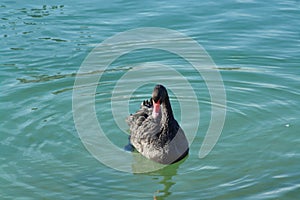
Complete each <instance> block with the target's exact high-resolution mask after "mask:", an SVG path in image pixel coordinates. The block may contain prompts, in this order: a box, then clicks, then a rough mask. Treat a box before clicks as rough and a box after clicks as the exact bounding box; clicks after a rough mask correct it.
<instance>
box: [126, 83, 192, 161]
mask: <svg viewBox="0 0 300 200" xmlns="http://www.w3.org/2000/svg"><path fill="white" fill-rule="evenodd" d="M126 122H127V124H128V125H129V128H130V143H131V145H132V146H133V147H134V148H135V149H136V150H137V151H138V152H139V153H141V154H142V155H143V156H144V157H146V158H148V159H151V160H153V161H155V162H158V163H161V164H172V163H175V162H177V161H179V160H181V159H183V158H184V157H185V156H186V155H187V154H188V152H189V144H188V141H187V138H186V136H185V134H184V131H183V130H182V128H181V127H180V126H179V124H178V122H177V121H176V119H175V118H174V115H173V110H172V107H171V103H170V100H169V95H168V92H167V89H166V88H165V87H164V86H163V85H156V86H155V87H154V90H153V92H152V97H151V98H150V100H145V101H143V102H142V104H141V107H140V110H138V111H137V112H136V113H134V114H131V115H130V116H129V117H127V119H126Z"/></svg>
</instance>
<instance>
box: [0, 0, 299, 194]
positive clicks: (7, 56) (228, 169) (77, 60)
mask: <svg viewBox="0 0 300 200" xmlns="http://www.w3.org/2000/svg"><path fill="white" fill-rule="evenodd" d="M0 13H1V14H0V16H1V17H0V26H1V32H0V37H1V49H0V56H1V57H0V65H1V68H0V69H1V74H0V76H1V78H0V80H1V93H0V98H1V101H0V102H1V104H0V108H1V115H0V120H1V129H0V130H1V134H0V152H1V153H0V154H1V156H0V195H1V199H153V198H156V199H298V198H299V197H300V171H299V166H300V148H299V147H300V138H299V130H300V121H299V115H300V98H299V95H300V87H299V85H300V84H299V83H300V82H299V80H300V78H299V77H300V60H299V55H300V36H299V35H300V34H299V33H300V26H299V19H300V2H299V1H298V0H283V1H255V0H244V1H243V0H236V1H233V0H232V1H229V0H224V1H219V2H214V3H213V2H200V1H195V0H191V1H164V2H141V1H131V2H129V1H115V2H108V1H87V2H83V1H72V2H67V1H60V2H58V1H51V2H48V3H45V2H43V3H39V2H35V1H26V3H25V2H19V3H16V2H14V1H2V2H1V3H0ZM141 27H163V28H169V29H173V30H177V31H179V32H181V33H183V34H185V35H187V36H189V37H191V38H193V39H194V40H196V41H197V42H198V43H199V44H201V45H202V46H203V47H204V48H205V49H206V51H207V52H208V53H209V54H210V56H211V57H212V59H213V60H214V62H215V63H216V65H217V67H218V69H219V71H220V73H221V75H222V78H223V81H224V86H225V89H226V96H227V113H226V121H225V125H224V129H223V131H222V134H221V136H220V138H219V140H218V142H217V144H216V146H215V147H214V148H213V150H212V151H211V152H210V154H209V155H208V156H207V157H205V158H204V159H200V158H199V157H198V153H199V149H200V147H201V145H202V143H203V139H204V136H205V133H206V131H207V129H208V125H209V121H210V117H211V110H210V109H211V107H210V106H211V103H210V96H209V93H208V89H207V87H206V84H205V81H204V80H203V79H202V78H201V77H200V76H199V74H198V73H196V72H195V71H193V70H191V71H190V70H188V69H190V68H188V63H186V62H184V61H183V60H182V59H179V58H178V57H176V56H175V55H173V54H170V53H168V52H162V51H151V50H144V51H140V52H132V53H131V54H129V55H124V56H122V57H121V58H119V59H118V60H116V61H115V62H114V63H112V65H111V66H110V68H109V69H110V70H108V71H107V72H106V73H105V74H104V75H103V77H102V79H101V80H100V81H101V82H102V84H101V85H100V86H101V87H99V86H98V88H97V92H96V94H95V101H96V106H95V108H96V112H97V116H98V119H99V120H100V121H101V122H103V126H104V129H105V130H106V134H107V137H108V138H109V139H110V140H111V141H112V142H113V143H115V145H116V146H119V147H120V148H122V146H123V145H125V144H126V143H127V135H126V134H124V133H123V132H122V130H120V128H119V127H118V126H117V125H116V123H115V121H114V119H113V118H112V114H111V110H110V103H111V100H112V96H111V90H112V89H113V87H114V85H115V83H116V82H117V81H118V79H119V78H120V77H121V76H122V75H123V74H124V73H125V72H127V71H129V70H130V69H135V68H137V67H139V66H142V65H145V64H147V63H149V62H154V61H159V62H162V63H164V64H168V65H172V66H178V68H177V69H178V70H179V72H180V73H182V75H183V76H184V77H186V78H187V80H188V81H189V82H190V83H191V85H192V86H193V87H194V89H195V92H196V95H197V99H198V100H197V101H198V105H199V107H200V114H201V115H200V123H199V128H198V129H197V134H196V137H195V139H194V140H193V142H192V143H191V147H190V155H189V157H188V158H187V159H185V160H184V161H182V162H180V163H177V164H174V165H171V166H168V167H165V168H163V169H161V170H159V171H155V172H151V173H144V174H135V173H126V172H121V171H117V170H115V169H112V168H110V167H107V166H106V165H104V164H102V163H101V162H99V161H98V160H97V159H95V158H94V157H93V155H91V154H90V153H89V152H88V151H87V150H86V148H85V147H84V145H83V143H82V141H81V140H80V138H79V136H78V133H77V130H76V128H75V123H74V120H73V111H72V90H73V85H74V81H75V76H76V73H77V71H78V70H79V67H80V66H81V63H82V62H83V61H84V59H85V58H86V57H87V55H88V54H89V52H90V51H91V50H92V49H93V48H94V47H95V45H96V44H98V43H100V42H102V41H104V40H105V39H107V38H108V37H111V36H114V35H115V34H117V33H120V32H123V31H127V30H130V29H133V28H141ZM167 37H168V36H167V35H166V38H167ZM128 45H130V44H128ZM215 70H216V69H215ZM157 72H158V74H160V71H159V70H158V71H157ZM93 73H96V74H97V72H93ZM160 78H161V79H162V80H163V79H166V80H167V79H168V78H170V77H168V76H165V77H164V76H162V77H160ZM132 81H133V82H134V81H135V82H136V83H139V82H144V83H145V85H144V86H142V87H140V88H138V89H137V90H136V91H135V92H133V93H132V94H131V95H132V96H131V102H130V106H129V107H130V108H129V110H130V112H134V111H135V110H136V109H137V108H138V105H139V103H140V101H142V100H144V98H148V97H149V95H151V89H152V87H153V84H152V83H148V82H147V77H143V76H141V77H136V80H132ZM178 88H179V89H182V90H184V89H185V88H181V86H178ZM125 92H126V91H125ZM128 92H129V91H128ZM170 96H171V101H172V104H173V108H174V113H175V116H176V118H177V119H179V121H180V120H181V117H180V116H181V114H182V113H181V111H180V109H179V102H178V101H179V100H178V98H177V97H176V95H174V93H171V95H170ZM188 98H189V97H187V99H188ZM118 101H120V102H122V101H123V99H119V100H118ZM194 125H195V124H194V121H189V122H188V123H185V124H184V126H186V127H191V126H194ZM187 134H190V133H187Z"/></svg>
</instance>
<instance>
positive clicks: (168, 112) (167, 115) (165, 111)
mask: <svg viewBox="0 0 300 200" xmlns="http://www.w3.org/2000/svg"><path fill="white" fill-rule="evenodd" d="M161 114H162V118H161V123H162V124H164V125H169V122H171V121H172V120H173V119H174V115H173V111H172V107H171V103H170V101H169V99H168V98H167V100H166V101H165V102H163V104H162V110H161Z"/></svg>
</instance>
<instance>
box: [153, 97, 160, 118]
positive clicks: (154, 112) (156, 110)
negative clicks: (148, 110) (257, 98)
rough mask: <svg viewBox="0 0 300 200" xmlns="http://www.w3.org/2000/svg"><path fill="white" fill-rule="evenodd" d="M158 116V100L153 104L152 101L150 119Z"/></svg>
mask: <svg viewBox="0 0 300 200" xmlns="http://www.w3.org/2000/svg"><path fill="white" fill-rule="evenodd" d="M159 114H160V102H159V100H158V101H157V102H156V103H155V102H154V101H153V111H152V117H153V118H154V119H155V118H156V117H158V115H159Z"/></svg>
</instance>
